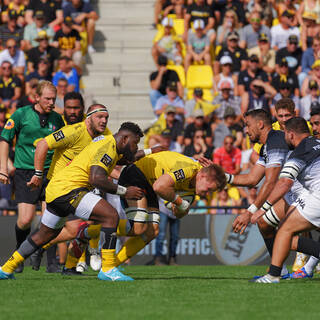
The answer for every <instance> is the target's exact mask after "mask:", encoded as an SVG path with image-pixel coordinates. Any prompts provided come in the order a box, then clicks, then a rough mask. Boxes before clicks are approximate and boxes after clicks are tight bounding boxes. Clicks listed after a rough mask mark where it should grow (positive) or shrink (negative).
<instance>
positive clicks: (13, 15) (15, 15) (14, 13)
mask: <svg viewBox="0 0 320 320" xmlns="http://www.w3.org/2000/svg"><path fill="white" fill-rule="evenodd" d="M8 15H9V19H17V18H18V13H17V11H16V10H9V13H8Z"/></svg>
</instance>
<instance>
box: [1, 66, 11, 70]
mask: <svg viewBox="0 0 320 320" xmlns="http://www.w3.org/2000/svg"><path fill="white" fill-rule="evenodd" d="M2 69H3V70H11V67H10V66H9V67H2Z"/></svg>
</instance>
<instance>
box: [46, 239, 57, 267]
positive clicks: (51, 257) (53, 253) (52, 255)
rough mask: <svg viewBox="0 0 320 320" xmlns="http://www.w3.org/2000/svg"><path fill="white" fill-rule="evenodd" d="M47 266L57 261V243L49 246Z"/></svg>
mask: <svg viewBox="0 0 320 320" xmlns="http://www.w3.org/2000/svg"><path fill="white" fill-rule="evenodd" d="M46 252H47V266H49V265H51V264H56V263H57V245H56V244H55V245H53V246H51V247H49V248H48V249H47V250H46Z"/></svg>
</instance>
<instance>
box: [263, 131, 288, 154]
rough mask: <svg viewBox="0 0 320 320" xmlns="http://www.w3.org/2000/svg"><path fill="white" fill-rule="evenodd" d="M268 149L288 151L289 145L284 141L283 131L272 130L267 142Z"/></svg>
mask: <svg viewBox="0 0 320 320" xmlns="http://www.w3.org/2000/svg"><path fill="white" fill-rule="evenodd" d="M266 144H267V147H268V149H270V148H271V149H274V148H279V149H283V148H284V149H288V145H287V143H286V141H285V139H284V132H283V131H282V130H273V129H272V130H271V131H270V132H269V134H268V138H267V141H266Z"/></svg>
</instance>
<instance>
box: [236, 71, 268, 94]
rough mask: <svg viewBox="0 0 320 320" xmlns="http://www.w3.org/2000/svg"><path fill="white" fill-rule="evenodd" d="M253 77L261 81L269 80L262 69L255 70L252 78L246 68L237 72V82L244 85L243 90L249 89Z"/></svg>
mask: <svg viewBox="0 0 320 320" xmlns="http://www.w3.org/2000/svg"><path fill="white" fill-rule="evenodd" d="M255 79H259V80H262V81H263V82H268V80H269V79H268V75H267V74H266V73H265V72H264V71H263V70H262V69H258V70H257V72H256V74H255V77H254V78H253V77H251V76H250V75H249V73H248V71H247V70H243V71H241V72H240V73H239V78H238V84H239V85H240V84H242V85H244V89H245V91H249V90H250V83H251V82H252V81H253V80H255Z"/></svg>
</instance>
